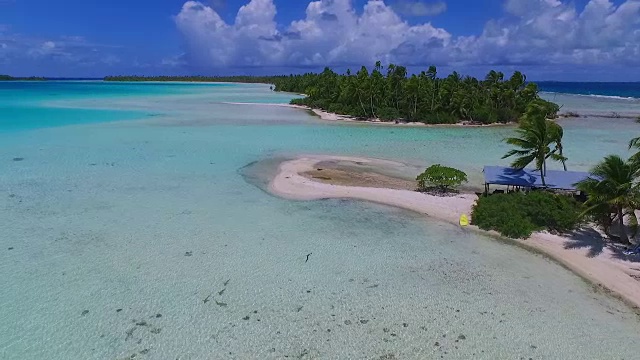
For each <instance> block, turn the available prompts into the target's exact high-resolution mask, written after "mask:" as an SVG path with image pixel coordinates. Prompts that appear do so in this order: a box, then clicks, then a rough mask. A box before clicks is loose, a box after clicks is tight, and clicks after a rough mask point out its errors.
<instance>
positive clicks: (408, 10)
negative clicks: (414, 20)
mask: <svg viewBox="0 0 640 360" xmlns="http://www.w3.org/2000/svg"><path fill="white" fill-rule="evenodd" d="M393 8H394V9H395V10H396V11H397V12H398V13H400V14H402V15H406V16H435V15H440V14H442V13H443V12H445V11H447V3H445V2H444V1H435V2H424V1H416V0H399V1H398V2H397V3H395V4H394V6H393Z"/></svg>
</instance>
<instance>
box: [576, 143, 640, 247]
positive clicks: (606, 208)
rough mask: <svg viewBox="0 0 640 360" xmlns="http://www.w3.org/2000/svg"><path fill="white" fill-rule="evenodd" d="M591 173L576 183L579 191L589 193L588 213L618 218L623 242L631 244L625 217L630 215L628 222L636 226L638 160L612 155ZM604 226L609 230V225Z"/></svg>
mask: <svg viewBox="0 0 640 360" xmlns="http://www.w3.org/2000/svg"><path fill="white" fill-rule="evenodd" d="M591 175H592V176H591V177H590V178H589V179H586V180H582V181H581V182H579V183H577V184H576V188H577V189H578V190H580V191H582V192H585V193H586V194H587V195H588V196H589V198H588V199H587V201H586V202H585V205H587V210H586V211H585V213H589V214H591V215H595V216H596V217H597V218H598V219H602V218H605V217H606V218H609V219H617V221H618V225H619V227H620V230H619V236H620V241H621V242H622V243H625V244H629V238H628V236H627V232H626V229H625V227H624V217H625V216H627V217H628V218H629V224H630V225H631V226H632V227H633V228H634V229H635V228H637V225H638V219H637V218H636V215H635V209H637V208H638V205H639V204H640V192H639V189H638V185H637V183H636V180H637V179H638V176H639V175H640V167H639V166H638V163H637V162H633V161H630V160H629V161H624V160H623V159H622V158H621V157H620V156H618V155H609V156H607V157H605V158H604V160H602V161H601V162H600V163H599V164H597V165H596V166H594V167H593V169H591ZM611 214H613V217H611ZM605 215H606V216H605ZM604 226H605V230H607V225H606V224H605V225H604Z"/></svg>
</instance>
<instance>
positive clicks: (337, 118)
mask: <svg viewBox="0 0 640 360" xmlns="http://www.w3.org/2000/svg"><path fill="white" fill-rule="evenodd" d="M224 104H229V105H257V106H277V107H287V108H292V109H300V110H305V111H311V112H313V113H314V114H315V115H316V116H318V117H319V118H320V119H321V120H324V121H332V122H343V123H353V124H367V125H377V126H403V127H495V126H500V127H502V126H513V125H515V123H508V124H471V123H468V122H459V123H456V124H425V123H421V122H398V123H395V122H393V121H381V120H359V119H355V118H353V117H351V116H347V115H340V114H336V113H331V112H327V111H324V110H320V109H314V108H310V107H308V106H302V105H292V104H277V103H243V102H224Z"/></svg>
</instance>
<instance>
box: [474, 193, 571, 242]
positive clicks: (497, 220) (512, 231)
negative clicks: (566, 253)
mask: <svg viewBox="0 0 640 360" xmlns="http://www.w3.org/2000/svg"><path fill="white" fill-rule="evenodd" d="M582 212H583V208H582V205H581V204H580V203H579V202H577V201H575V200H574V199H573V198H571V197H569V196H566V195H562V194H553V193H550V192H547V191H531V192H529V193H524V192H516V193H509V194H495V195H491V196H486V197H481V198H479V199H478V201H477V202H476V204H475V205H474V206H473V212H472V214H471V219H472V223H473V224H474V225H477V226H478V227H479V228H481V229H483V230H495V231H497V232H499V233H500V234H502V235H504V236H508V237H511V238H516V239H518V238H521V239H526V238H528V237H529V236H531V234H532V233H533V232H534V231H541V230H549V231H555V232H568V231H571V230H574V229H575V228H576V227H578V226H579V224H580V221H581V215H582Z"/></svg>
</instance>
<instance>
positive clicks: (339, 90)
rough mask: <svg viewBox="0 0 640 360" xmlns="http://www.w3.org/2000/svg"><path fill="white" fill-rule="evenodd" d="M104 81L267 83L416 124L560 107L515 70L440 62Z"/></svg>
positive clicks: (484, 120) (362, 114)
mask: <svg viewBox="0 0 640 360" xmlns="http://www.w3.org/2000/svg"><path fill="white" fill-rule="evenodd" d="M104 80H105V81H188V82H239V83H266V84H271V85H272V90H274V91H284V92H291V93H296V94H304V95H302V96H304V97H302V98H298V99H294V100H292V101H291V104H292V105H296V106H302V107H307V108H309V109H312V110H317V111H323V112H327V113H331V114H335V115H340V116H342V117H348V118H349V119H352V120H365V121H376V122H389V123H416V124H420V123H421V124H457V123H464V124H472V125H488V124H507V123H516V122H517V121H518V119H520V117H521V116H522V115H523V114H524V113H525V111H526V109H527V107H528V106H529V105H530V104H532V103H537V104H538V105H540V106H541V107H542V108H544V111H545V113H546V116H547V117H548V118H555V117H557V114H558V111H559V110H560V107H559V106H558V105H557V104H555V103H552V102H549V101H546V100H544V99H542V98H540V96H539V95H538V86H537V85H536V84H535V83H533V82H528V81H527V78H526V76H525V75H524V74H523V73H521V72H519V71H515V72H514V73H513V74H512V75H511V77H509V78H508V79H505V75H504V74H503V73H501V72H498V71H493V70H492V71H490V72H489V73H488V74H487V75H486V77H485V78H484V79H483V80H479V79H476V78H474V77H471V76H462V75H460V74H459V73H458V72H456V71H454V72H453V73H451V74H450V75H448V76H447V77H445V78H439V77H438V71H437V68H436V67H435V66H430V67H429V68H428V69H427V70H426V71H422V72H420V73H419V74H412V75H410V76H409V73H408V70H407V68H406V67H404V66H400V65H395V64H389V65H388V66H386V69H385V67H384V66H383V65H382V64H381V62H380V61H378V62H376V64H375V65H374V67H373V70H372V71H371V72H369V70H368V69H367V68H366V67H365V66H362V67H361V68H360V70H359V71H358V72H357V73H355V74H354V73H352V72H351V71H350V70H347V71H346V72H345V73H344V74H338V73H336V72H334V71H333V70H332V69H330V68H325V69H324V71H322V72H321V73H306V74H301V75H300V74H291V75H287V76H226V77H215V76H214V77H208V76H108V77H106V78H105V79H104Z"/></svg>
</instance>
